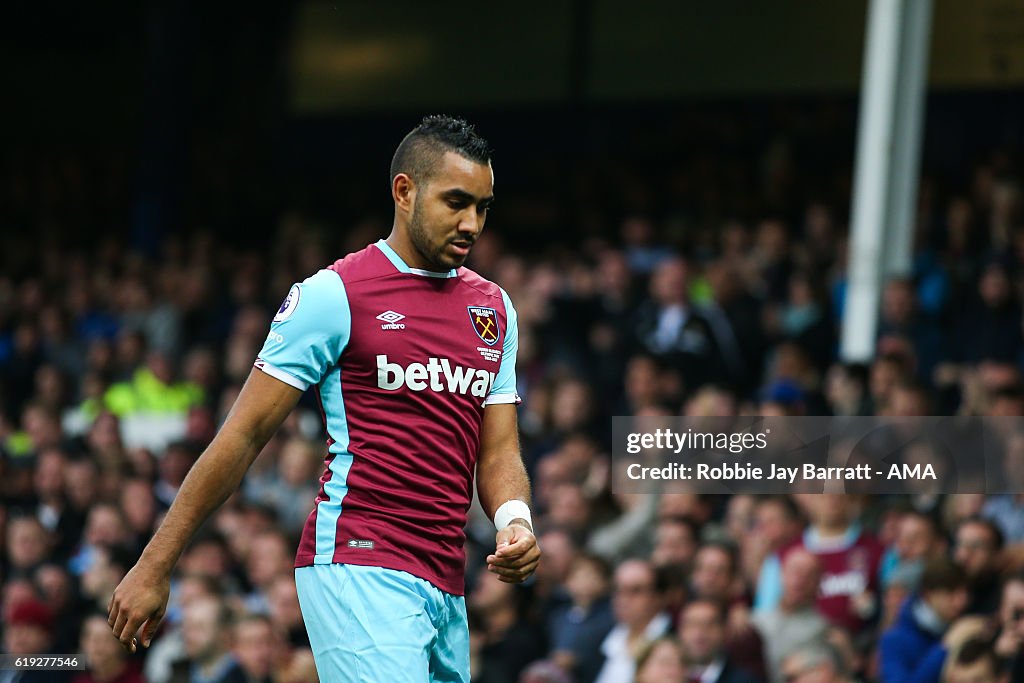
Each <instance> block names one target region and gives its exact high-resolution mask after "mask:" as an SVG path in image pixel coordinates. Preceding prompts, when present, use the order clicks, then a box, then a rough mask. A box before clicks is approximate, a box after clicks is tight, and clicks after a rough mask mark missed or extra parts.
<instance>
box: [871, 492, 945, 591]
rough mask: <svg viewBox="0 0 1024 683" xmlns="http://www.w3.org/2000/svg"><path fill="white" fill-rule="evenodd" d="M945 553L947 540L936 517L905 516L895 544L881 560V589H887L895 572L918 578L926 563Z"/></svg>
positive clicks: (916, 513)
mask: <svg viewBox="0 0 1024 683" xmlns="http://www.w3.org/2000/svg"><path fill="white" fill-rule="evenodd" d="M945 550H946V543H945V540H944V539H943V538H942V535H941V533H940V532H939V528H938V522H936V521H935V519H934V518H933V517H931V516H929V515H926V514H922V513H920V512H916V511H910V512H906V513H904V514H903V515H902V516H901V518H900V521H899V523H898V525H897V532H896V541H895V543H894V544H893V545H892V547H890V548H889V549H887V550H886V553H885V555H884V556H883V557H882V564H881V567H880V569H879V575H880V578H881V581H882V586H883V587H885V586H888V583H889V579H890V577H891V575H892V574H893V572H896V571H900V572H902V573H903V576H905V577H913V576H919V575H920V573H921V571H923V570H924V565H925V563H926V562H928V560H930V559H933V558H935V557H937V556H938V555H940V554H943V553H944V552H945Z"/></svg>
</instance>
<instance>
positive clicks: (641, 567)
mask: <svg viewBox="0 0 1024 683" xmlns="http://www.w3.org/2000/svg"><path fill="white" fill-rule="evenodd" d="M612 607H613V609H614V611H615V618H616V619H617V620H618V621H619V623H621V624H625V625H627V626H630V627H633V628H642V627H644V626H646V625H647V623H648V622H650V620H651V619H653V618H654V615H656V614H657V613H658V610H659V609H660V607H661V603H660V600H659V598H658V594H657V591H656V590H655V585H654V572H653V571H652V570H651V568H650V567H649V566H648V565H646V564H644V563H642V562H634V561H626V562H624V563H622V565H620V566H619V568H618V569H617V570H616V571H615V594H614V596H613V600H612Z"/></svg>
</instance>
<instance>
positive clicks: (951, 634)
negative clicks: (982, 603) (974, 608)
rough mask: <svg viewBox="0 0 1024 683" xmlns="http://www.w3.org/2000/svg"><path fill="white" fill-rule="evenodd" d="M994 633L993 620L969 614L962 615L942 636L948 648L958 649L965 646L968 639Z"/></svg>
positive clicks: (943, 642)
mask: <svg viewBox="0 0 1024 683" xmlns="http://www.w3.org/2000/svg"><path fill="white" fill-rule="evenodd" d="M991 633H992V622H991V621H990V620H989V619H988V618H987V617H980V616H968V617H960V618H959V619H957V620H956V621H955V622H953V625H952V626H950V627H949V630H948V631H946V635H945V636H943V638H942V644H943V645H945V646H946V649H947V650H956V649H959V648H961V647H963V645H964V643H966V642H967V641H968V640H973V639H975V638H982V637H986V638H987V637H988V636H989V635H991Z"/></svg>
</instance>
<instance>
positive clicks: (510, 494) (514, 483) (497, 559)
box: [476, 403, 540, 583]
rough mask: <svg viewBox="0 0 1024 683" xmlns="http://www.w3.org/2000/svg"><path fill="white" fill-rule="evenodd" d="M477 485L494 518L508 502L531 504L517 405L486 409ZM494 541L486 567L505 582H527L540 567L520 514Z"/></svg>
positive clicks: (537, 551) (528, 525) (529, 527)
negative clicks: (517, 418)
mask: <svg viewBox="0 0 1024 683" xmlns="http://www.w3.org/2000/svg"><path fill="white" fill-rule="evenodd" d="M476 487H477V492H478V493H479V494H480V504H481V505H482V506H483V508H484V512H486V513H487V516H488V517H490V518H491V519H494V514H495V513H496V512H497V511H498V508H499V507H501V505H502V504H504V503H506V502H507V501H510V500H518V501H522V502H523V503H525V504H526V505H529V504H530V480H529V479H528V478H527V476H526V468H525V467H524V466H523V459H522V457H521V456H520V453H519V427H518V424H517V420H516V406H515V405H514V404H510V403H500V404H494V405H489V406H487V407H486V408H484V420H483V425H482V427H481V431H480V457H479V459H478V461H477V466H476ZM495 543H496V546H497V547H496V550H495V552H494V554H493V555H490V556H488V558H487V568H488V570H489V571H491V572H493V573H495V574H497V575H498V576H499V578H500V579H501V580H502V581H504V582H505V583H520V582H522V581H525V580H526V579H527V578H528V577H529V576H530V575H531V574H532V573H533V572H534V570H535V569H536V568H537V563H538V562H539V561H540V547H539V546H538V545H537V539H536V537H535V536H534V534H533V526H532V524H531V523H530V521H529V520H527V519H525V518H521V517H520V518H516V519H513V520H511V521H510V522H509V523H508V525H507V526H506V527H504V528H503V529H498V533H497V536H496V537H495Z"/></svg>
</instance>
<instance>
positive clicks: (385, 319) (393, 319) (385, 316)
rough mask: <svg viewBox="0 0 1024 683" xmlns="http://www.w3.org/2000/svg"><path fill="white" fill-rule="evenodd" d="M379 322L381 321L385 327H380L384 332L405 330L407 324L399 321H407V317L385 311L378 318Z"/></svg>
mask: <svg viewBox="0 0 1024 683" xmlns="http://www.w3.org/2000/svg"><path fill="white" fill-rule="evenodd" d="M377 320H380V321H381V322H382V323H384V324H383V325H381V326H380V329H382V330H404V329H405V323H402V322H399V320H405V316H404V315H402V314H401V313H396V312H395V311H384V312H383V313H381V314H380V315H378V316H377Z"/></svg>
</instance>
